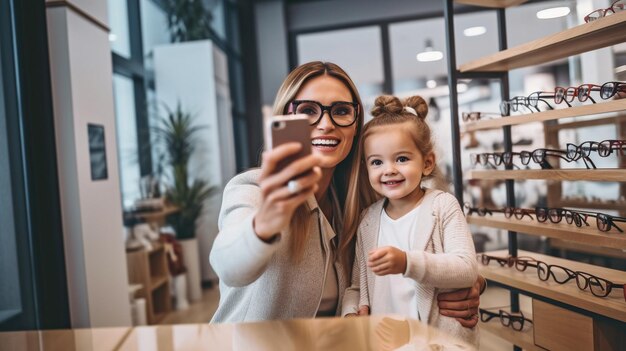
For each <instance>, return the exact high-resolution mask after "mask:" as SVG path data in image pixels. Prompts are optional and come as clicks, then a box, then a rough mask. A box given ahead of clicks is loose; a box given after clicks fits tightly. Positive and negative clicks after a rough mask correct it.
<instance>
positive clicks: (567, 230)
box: [467, 213, 626, 283]
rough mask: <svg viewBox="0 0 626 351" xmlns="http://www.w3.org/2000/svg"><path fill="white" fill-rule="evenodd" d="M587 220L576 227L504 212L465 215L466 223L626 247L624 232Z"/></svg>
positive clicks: (604, 245) (617, 247)
mask: <svg viewBox="0 0 626 351" xmlns="http://www.w3.org/2000/svg"><path fill="white" fill-rule="evenodd" d="M533 218H534V215H533ZM588 222H589V227H586V226H585V227H584V228H583V227H581V228H578V227H576V225H574V224H567V223H566V222H565V220H563V221H562V222H561V223H548V222H545V223H539V222H537V221H536V220H531V219H529V218H527V217H525V218H524V219H514V218H506V217H504V214H500V213H494V214H493V216H485V217H479V216H476V215H470V216H467V223H469V224H474V225H480V226H485V227H491V228H498V229H504V230H510V231H514V232H519V233H525V234H531V235H540V236H546V237H549V238H555V239H563V240H569V241H573V242H577V243H581V244H587V245H594V246H600V247H610V248H616V249H626V234H622V233H619V232H618V231H617V230H615V229H611V231H610V232H608V233H604V232H601V231H599V230H598V229H597V228H596V223H595V218H590V219H588ZM625 283H626V281H625Z"/></svg>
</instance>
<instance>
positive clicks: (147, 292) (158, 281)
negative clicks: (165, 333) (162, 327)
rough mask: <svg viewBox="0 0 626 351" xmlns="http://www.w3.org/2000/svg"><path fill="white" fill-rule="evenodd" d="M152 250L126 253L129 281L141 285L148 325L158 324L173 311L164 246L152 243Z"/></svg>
mask: <svg viewBox="0 0 626 351" xmlns="http://www.w3.org/2000/svg"><path fill="white" fill-rule="evenodd" d="M152 245H153V247H152V250H146V249H140V250H135V251H128V252H126V264H127V266H128V281H129V283H130V284H141V286H142V288H141V290H139V292H137V295H138V296H140V297H143V298H145V299H146V313H147V318H148V324H156V323H158V322H159V321H160V320H161V319H163V317H165V314H166V313H168V312H170V310H171V297H170V287H169V284H168V282H169V271H168V268H167V257H166V253H165V249H164V247H163V244H161V243H160V242H158V241H156V242H153V243H152Z"/></svg>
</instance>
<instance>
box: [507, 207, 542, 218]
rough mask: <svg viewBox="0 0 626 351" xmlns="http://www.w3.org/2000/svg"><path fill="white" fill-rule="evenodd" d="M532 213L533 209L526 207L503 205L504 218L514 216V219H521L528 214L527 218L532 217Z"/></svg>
mask: <svg viewBox="0 0 626 351" xmlns="http://www.w3.org/2000/svg"><path fill="white" fill-rule="evenodd" d="M534 213H535V211H533V210H531V209H528V208H517V207H505V208H504V217H506V218H511V217H515V218H516V219H522V218H524V217H526V216H528V218H530V219H534V218H533V216H532V214H534Z"/></svg>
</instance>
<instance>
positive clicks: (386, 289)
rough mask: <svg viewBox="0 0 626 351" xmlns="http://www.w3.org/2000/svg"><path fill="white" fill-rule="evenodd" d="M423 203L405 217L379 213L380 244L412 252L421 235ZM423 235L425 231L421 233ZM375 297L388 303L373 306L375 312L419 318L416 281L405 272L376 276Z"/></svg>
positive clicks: (373, 312)
mask: <svg viewBox="0 0 626 351" xmlns="http://www.w3.org/2000/svg"><path fill="white" fill-rule="evenodd" d="M420 211H422V209H421V206H419V205H418V206H417V207H415V208H414V209H412V210H411V211H409V212H408V213H406V214H405V215H404V216H402V217H400V218H398V219H395V220H394V219H392V218H391V217H389V215H387V212H386V211H385V210H383V211H382V212H381V214H380V230H379V233H378V247H379V248H381V247H384V246H393V247H396V248H398V249H400V250H402V251H405V252H406V251H411V250H413V248H412V243H413V242H415V238H414V237H415V235H419V233H420V231H419V225H418V218H419V216H418V215H419V212H420ZM422 235H423V233H422ZM375 279H376V282H375V283H374V287H375V288H374V289H375V291H374V296H377V297H380V299H379V301H385V302H386V303H385V304H377V305H372V306H371V307H372V314H398V315H401V316H402V315H403V316H406V317H411V318H414V319H419V313H418V308H417V303H418V302H417V294H416V293H415V281H414V280H412V279H411V278H409V277H405V276H404V275H403V274H388V275H385V276H378V275H377V276H376V277H375Z"/></svg>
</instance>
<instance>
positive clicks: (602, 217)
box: [576, 210, 626, 233]
mask: <svg viewBox="0 0 626 351" xmlns="http://www.w3.org/2000/svg"><path fill="white" fill-rule="evenodd" d="M576 212H579V213H582V214H585V215H587V216H591V217H595V218H596V227H597V228H598V230H600V231H601V232H608V231H610V230H611V228H613V227H615V229H617V230H618V231H619V232H620V233H623V232H624V231H623V230H622V228H620V227H618V226H617V224H615V222H626V217H619V216H613V215H610V214H606V213H600V212H594V211H584V210H577V211H576Z"/></svg>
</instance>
